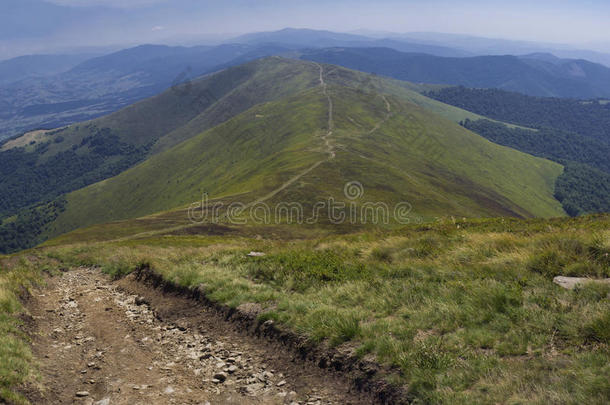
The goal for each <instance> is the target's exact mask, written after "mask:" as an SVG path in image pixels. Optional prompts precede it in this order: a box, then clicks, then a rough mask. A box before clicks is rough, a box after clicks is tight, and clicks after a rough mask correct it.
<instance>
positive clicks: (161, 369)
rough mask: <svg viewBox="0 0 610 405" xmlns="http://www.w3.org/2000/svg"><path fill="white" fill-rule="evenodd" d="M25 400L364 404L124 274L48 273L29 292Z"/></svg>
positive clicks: (211, 316) (341, 386)
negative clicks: (31, 373) (30, 360)
mask: <svg viewBox="0 0 610 405" xmlns="http://www.w3.org/2000/svg"><path fill="white" fill-rule="evenodd" d="M28 306H29V311H30V313H31V315H32V318H33V322H32V325H31V334H32V337H33V342H32V344H33V350H34V354H35V356H36V357H37V359H38V361H39V362H40V372H41V374H42V381H41V387H32V388H31V389H30V390H29V392H28V393H27V394H28V396H29V397H30V400H31V401H32V403H35V404H39V403H41V404H72V403H77V404H100V405H109V404H210V405H211V404H366V403H370V400H369V399H368V398H365V397H363V396H362V395H361V394H359V393H350V392H349V388H348V384H347V383H346V381H345V380H343V379H342V378H340V377H338V376H335V375H333V374H325V373H326V372H325V371H324V370H322V369H319V368H317V367H315V366H314V365H313V364H310V363H307V362H303V361H299V360H298V359H293V358H292V357H291V355H290V354H289V353H287V352H286V353H284V352H282V351H281V350H278V348H277V346H274V345H270V344H269V345H267V344H264V342H262V341H261V339H258V338H255V337H251V336H248V335H246V334H244V333H242V332H240V331H239V330H238V329H237V326H236V325H234V324H231V323H229V322H225V321H224V320H222V319H220V317H219V315H218V314H216V313H215V312H213V311H211V310H207V309H206V308H204V307H202V306H201V305H199V304H197V303H195V302H193V301H191V300H188V299H186V298H182V297H176V296H169V295H164V294H163V293H162V292H160V291H159V290H155V289H153V288H151V287H148V286H144V285H142V284H140V283H139V282H137V281H136V280H135V279H133V278H131V277H127V278H126V279H123V280H121V281H119V282H113V281H111V280H110V279H109V278H108V277H106V276H105V275H103V274H101V273H100V272H99V271H98V270H95V269H76V270H72V271H69V272H66V273H64V274H63V275H61V276H56V277H52V278H50V280H49V285H48V286H47V287H46V288H44V289H42V290H40V291H39V292H37V293H35V294H34V296H33V297H32V298H31V299H30V301H29V304H28Z"/></svg>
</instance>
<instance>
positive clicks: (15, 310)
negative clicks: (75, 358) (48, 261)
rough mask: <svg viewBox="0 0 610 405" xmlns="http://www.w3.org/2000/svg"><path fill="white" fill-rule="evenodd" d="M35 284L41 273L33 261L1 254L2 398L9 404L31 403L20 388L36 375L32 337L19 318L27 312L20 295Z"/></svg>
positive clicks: (0, 347)
mask: <svg viewBox="0 0 610 405" xmlns="http://www.w3.org/2000/svg"><path fill="white" fill-rule="evenodd" d="M34 283H40V273H39V270H38V269H37V268H36V267H35V265H34V264H33V263H31V262H29V261H28V260H27V259H26V258H24V257H19V258H17V257H15V258H6V257H2V256H0V401H6V402H7V403H14V404H27V403H29V402H28V401H27V400H26V399H25V397H23V396H22V395H21V394H20V393H19V388H21V387H22V386H23V384H25V383H32V382H34V381H35V378H36V377H35V376H36V370H35V364H34V361H33V358H32V353H31V350H30V346H29V343H28V342H29V339H28V337H27V336H26V334H25V332H24V331H23V329H22V323H21V321H20V318H19V316H20V315H22V314H23V313H24V312H25V310H24V308H23V306H22V304H21V301H20V298H21V296H22V295H23V294H25V293H26V291H27V290H29V289H30V288H31V287H32V286H33V284H34Z"/></svg>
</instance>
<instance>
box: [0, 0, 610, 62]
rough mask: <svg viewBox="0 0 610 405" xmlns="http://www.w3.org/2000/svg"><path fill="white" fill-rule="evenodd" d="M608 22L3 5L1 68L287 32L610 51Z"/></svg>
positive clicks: (373, 4)
mask: <svg viewBox="0 0 610 405" xmlns="http://www.w3.org/2000/svg"><path fill="white" fill-rule="evenodd" d="M608 21H610V1H609V0H513V1H499V0H460V1H455V0H454V1H449V0H403V1H398V0H375V1H371V0H367V1H364V0H334V1H328V0H309V1H307V0H301V1H295V0H222V1H220V0H214V1H210V0H0V59H2V58H3V57H4V58H5V57H7V55H11V56H15V55H16V54H23V53H41V52H54V51H56V50H58V49H71V48H76V47H86V46H123V45H133V44H138V43H187V42H189V41H190V42H206V41H207V42H213V41H219V40H221V39H224V38H228V37H231V36H235V35H238V34H242V33H247V32H255V31H269V30H277V29H281V28H285V27H298V28H313V29H326V30H332V31H341V32H350V31H355V30H368V31H383V32H395V33H407V32H422V31H423V32H444V33H460V34H470V35H476V36H484V37H492V38H505V39H515V40H528V41H536V42H551V43H566V44H577V45H578V46H581V47H587V48H590V49H597V50H603V51H607V52H610V24H608Z"/></svg>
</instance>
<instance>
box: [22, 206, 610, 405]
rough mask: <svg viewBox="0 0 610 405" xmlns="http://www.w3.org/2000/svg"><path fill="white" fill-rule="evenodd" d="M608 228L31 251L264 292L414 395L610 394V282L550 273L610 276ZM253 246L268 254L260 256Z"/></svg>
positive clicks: (283, 313)
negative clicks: (145, 266) (559, 281)
mask: <svg viewBox="0 0 610 405" xmlns="http://www.w3.org/2000/svg"><path fill="white" fill-rule="evenodd" d="M284 227H285V228H291V229H292V230H293V231H294V230H295V229H297V228H295V227H289V226H284ZM298 229H301V228H298ZM609 229H610V218H609V217H608V216H607V215H606V216H603V215H598V216H593V217H579V218H562V219H553V220H541V219H536V220H528V221H525V220H515V219H493V220H457V221H456V220H453V219H451V218H442V219H440V220H438V221H436V222H435V223H432V224H426V225H410V226H407V227H404V228H401V229H397V230H394V231H390V232H388V231H383V232H381V231H373V232H371V231H366V232H359V233H356V234H352V235H348V236H345V235H342V236H332V235H331V236H325V237H315V236H312V235H310V237H308V238H306V239H302V236H301V235H293V237H296V238H298V239H291V237H290V236H289V234H284V236H283V237H281V238H278V239H273V238H269V237H270V236H271V233H262V234H263V235H265V237H264V238H263V239H261V238H254V237H251V238H250V237H244V235H241V236H240V235H239V234H236V235H225V236H220V235H217V236H206V235H176V234H166V235H157V236H151V237H147V238H137V239H126V240H122V241H115V242H108V243H91V242H89V243H81V242H80V241H79V240H74V241H73V243H74V244H72V245H70V244H63V245H61V246H55V247H48V248H44V249H40V250H37V251H36V252H33V254H35V255H37V256H38V257H41V258H42V259H41V260H59V262H60V265H61V266H79V265H99V266H102V269H103V270H104V271H107V272H109V273H112V274H125V273H126V272H129V271H131V270H132V269H134V268H135V267H136V266H137V265H139V264H140V263H143V262H145V263H149V264H150V265H151V266H152V267H153V268H154V269H155V270H156V271H158V272H160V273H161V274H162V275H163V276H164V277H166V278H167V279H169V280H172V281H174V282H176V283H178V284H181V285H185V286H199V285H200V284H204V285H205V291H206V293H207V294H208V296H209V297H210V298H211V299H212V300H214V301H217V302H221V303H225V304H228V305H231V306H235V307H237V306H239V305H240V304H243V303H259V304H260V305H261V307H262V313H261V315H260V317H261V319H262V320H265V319H274V320H276V321H277V322H279V323H281V324H282V325H286V326H288V327H289V328H291V329H293V330H296V331H299V332H301V333H303V334H304V335H306V336H308V337H310V338H311V339H313V340H314V341H325V342H327V343H329V344H331V345H343V344H344V345H345V346H344V347H345V349H346V350H354V351H355V352H356V353H358V354H359V355H361V356H370V359H377V360H378V361H380V362H382V363H385V364H388V365H392V366H394V367H396V368H395V369H394V370H397V373H396V375H394V376H392V377H391V378H390V379H391V381H393V382H395V383H397V384H405V385H406V386H407V387H408V389H409V392H410V399H411V400H419V401H421V402H424V403H447V404H449V403H450V404H455V403H463V404H470V403H485V404H494V403H524V402H527V403H540V404H542V403H555V404H573V403H588V404H604V403H607V402H608V400H610V385H609V380H608V378H607V376H608V373H609V372H610V370H609V368H608V367H609V366H608V365H609V364H610V351H609V346H608V345H609V344H610V335H609V334H608V331H609V330H610V316H609V314H610V301H609V299H608V297H609V296H610V295H609V294H610V290H609V288H610V287H608V286H607V285H606V286H601V285H600V286H596V285H587V286H584V287H582V288H579V289H576V290H574V291H569V290H564V289H562V288H560V287H558V286H557V285H555V284H553V282H552V278H553V277H554V276H555V275H559V274H562V275H571V276H590V277H609V276H610V261H608V255H609V254H610V232H609V231H608V230H609ZM276 231H277V232H279V230H278V229H276V230H274V232H276ZM81 232H82V231H81ZM81 236H85V237H86V236H87V233H86V232H84V233H82V234H81ZM89 236H91V235H89ZM94 239H95V238H94ZM251 250H256V251H263V252H266V253H267V256H265V257H261V258H249V257H247V256H246V253H247V252H249V251H251ZM45 258H46V259H45Z"/></svg>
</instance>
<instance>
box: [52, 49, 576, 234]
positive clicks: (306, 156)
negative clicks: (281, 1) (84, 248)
mask: <svg viewBox="0 0 610 405" xmlns="http://www.w3.org/2000/svg"><path fill="white" fill-rule="evenodd" d="M258 63H259V68H260V69H261V70H262V71H269V70H273V67H274V66H277V65H278V64H279V65H283V64H290V65H292V66H293V67H294V68H296V69H299V70H302V71H303V72H309V74H311V73H317V72H316V70H317V69H318V67H317V66H316V65H314V64H311V63H308V62H297V61H287V60H282V59H277V58H269V59H265V60H263V61H260V62H258ZM308 77H309V76H308ZM316 78H317V77H316ZM322 78H323V79H324V86H320V84H319V83H318V85H317V86H315V87H313V88H308V89H304V90H301V91H296V92H295V93H294V94H293V95H291V96H288V97H285V98H282V99H280V100H278V101H272V102H268V103H263V104H258V105H255V106H253V107H252V108H250V109H248V110H246V111H244V112H242V113H240V114H238V115H236V116H234V117H233V118H231V119H230V120H228V121H226V122H224V123H222V124H220V125H218V126H215V127H213V128H211V129H208V130H207V131H201V133H200V134H198V135H196V136H193V137H191V138H190V139H188V140H186V141H184V142H182V143H180V144H178V145H176V146H174V147H172V148H169V149H166V150H165V151H163V152H160V153H158V154H156V155H154V156H152V157H150V158H149V159H147V160H146V161H144V162H143V163H141V164H139V165H137V166H135V167H133V168H131V169H129V170H126V171H125V172H123V173H121V174H119V175H118V176H116V177H113V178H110V179H107V180H104V181H102V182H99V183H95V184H93V185H91V186H88V187H86V188H83V189H80V190H77V191H74V192H72V193H69V194H67V195H66V197H65V198H66V202H67V203H66V206H65V209H64V210H63V211H62V212H61V213H60V214H59V215H58V217H57V219H56V220H54V221H53V222H52V224H50V225H49V228H48V229H49V233H48V235H50V236H52V235H57V234H60V233H63V232H67V231H69V230H72V229H75V228H77V227H80V226H86V225H92V224H95V223H102V222H108V221H113V220H121V219H129V218H135V217H141V216H145V215H150V214H154V213H156V212H159V211H167V210H172V209H176V208H181V207H184V206H188V205H189V204H190V203H192V202H193V201H197V200H198V199H199V198H200V197H201V194H202V193H203V192H206V193H208V194H209V195H210V197H212V198H223V199H229V200H237V201H240V202H242V203H244V204H251V203H253V202H255V201H258V202H266V203H269V204H279V203H282V202H289V203H292V202H296V203H300V204H303V205H304V206H305V207H306V211H307V209H311V208H312V206H313V205H314V203H315V202H316V201H318V200H320V199H324V198H328V197H333V198H336V199H337V200H339V199H342V198H343V199H344V196H343V195H342V192H343V185H344V184H346V183H347V182H350V181H358V182H360V183H362V184H363V185H364V186H365V188H366V199H365V200H363V201H359V202H358V203H359V204H361V203H364V202H365V201H368V202H383V203H386V204H388V205H390V204H397V203H399V202H408V203H409V204H410V205H411V207H412V208H413V215H414V216H417V217H420V218H433V217H435V216H438V215H457V216H495V215H508V216H518V217H532V216H558V215H563V214H564V213H563V210H562V208H561V205H560V204H559V202H558V201H556V200H555V199H554V198H553V187H554V182H555V179H556V178H557V177H558V176H559V175H560V174H561V172H562V167H561V166H560V165H558V164H555V163H551V162H549V161H546V160H544V159H539V158H533V157H531V156H529V155H526V154H524V153H521V152H517V151H514V150H512V149H509V148H506V147H501V146H497V145H494V144H492V143H490V142H488V141H486V140H484V139H483V138H481V137H479V136H477V135H474V134H473V133H471V132H469V131H467V130H465V129H464V128H462V127H460V126H459V125H457V124H456V123H454V122H452V121H450V120H448V119H445V118H443V117H441V116H439V115H437V114H435V113H433V112H430V111H428V110H426V109H424V108H422V107H420V106H418V105H416V104H414V103H412V102H411V101H409V100H408V99H406V98H403V97H400V95H391V94H384V93H381V92H380V90H381V88H380V87H376V83H375V82H371V81H367V79H370V77H369V76H368V75H364V74H361V73H358V72H353V71H349V70H345V69H341V68H337V67H332V66H324V67H322ZM376 80H378V79H376ZM324 89H327V94H325V93H324V91H323V90H324ZM404 92H405V93H407V94H408V93H409V90H406V89H405V90H404ZM398 93H399V94H400V92H398ZM327 95H328V96H329V97H330V99H328V97H327ZM329 102H330V105H329ZM331 105H332V107H331ZM329 107H331V110H332V116H330V117H329ZM520 171H522V172H521V174H519V172H520ZM515 179H520V180H519V181H516V180H515ZM183 222H184V223H185V224H188V218H186V217H184V218H183Z"/></svg>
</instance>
